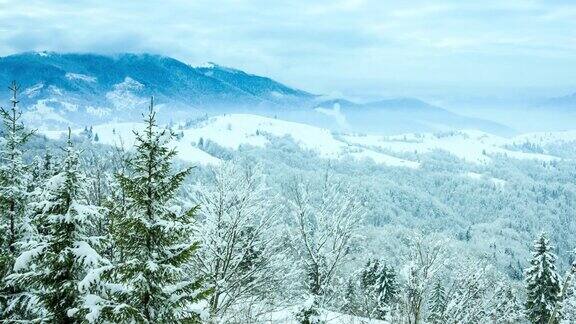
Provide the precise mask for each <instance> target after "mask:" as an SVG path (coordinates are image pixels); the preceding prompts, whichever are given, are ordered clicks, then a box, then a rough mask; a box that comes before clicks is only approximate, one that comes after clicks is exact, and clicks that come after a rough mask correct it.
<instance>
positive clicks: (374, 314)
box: [360, 260, 398, 319]
mask: <svg viewBox="0 0 576 324" xmlns="http://www.w3.org/2000/svg"><path fill="white" fill-rule="evenodd" d="M397 293H398V284H397V282H396V274H395V273H394V270H393V269H392V268H391V267H388V266H387V265H386V264H385V263H384V262H381V261H380V260H369V261H368V263H367V264H366V266H365V267H364V269H363V270H362V272H361V273H360V296H362V299H363V300H362V305H363V306H364V307H363V308H364V310H363V312H362V315H363V316H366V317H369V318H376V319H386V316H387V314H388V313H389V312H390V309H391V308H392V307H391V306H392V303H394V302H395V301H396V295H397Z"/></svg>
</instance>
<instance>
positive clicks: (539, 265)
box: [525, 233, 561, 324]
mask: <svg viewBox="0 0 576 324" xmlns="http://www.w3.org/2000/svg"><path fill="white" fill-rule="evenodd" d="M552 249H553V246H552V245H551V243H550V241H549V240H548V238H547V236H546V234H545V233H542V234H540V236H539V237H538V239H536V241H534V250H533V251H532V259H531V260H530V266H529V267H528V268H527V269H526V294H527V300H526V305H525V306H526V312H527V315H528V318H529V319H530V321H531V322H532V323H534V324H546V323H549V320H550V317H551V315H552V312H553V310H554V308H555V307H556V306H557V304H558V303H560V302H561V301H560V300H559V299H560V289H561V288H560V285H561V283H560V281H561V279H560V276H559V275H558V273H557V272H556V264H555V262H556V255H555V254H554V253H553V252H552ZM556 317H557V318H558V319H559V318H561V312H557V315H556ZM558 322H559V320H557V319H552V323H558Z"/></svg>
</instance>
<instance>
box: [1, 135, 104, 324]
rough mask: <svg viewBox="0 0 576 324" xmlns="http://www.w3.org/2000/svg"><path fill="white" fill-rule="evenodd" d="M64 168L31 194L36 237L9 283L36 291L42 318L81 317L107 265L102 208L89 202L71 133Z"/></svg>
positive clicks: (54, 320) (30, 239) (25, 248)
mask: <svg viewBox="0 0 576 324" xmlns="http://www.w3.org/2000/svg"><path fill="white" fill-rule="evenodd" d="M64 152H65V158H64V161H63V162H62V165H61V166H60V171H59V172H58V173H57V174H56V175H54V176H53V177H51V178H50V179H48V180H47V182H46V184H45V185H44V187H43V188H40V189H39V190H37V191H36V192H35V194H34V196H33V197H32V198H31V202H30V208H31V210H32V213H33V217H34V218H33V224H34V225H35V226H34V227H35V233H34V234H35V235H30V236H29V237H28V238H27V239H26V240H23V241H22V242H21V243H20V244H21V251H22V252H21V254H20V255H19V256H18V258H17V259H16V261H15V264H14V271H15V273H13V274H12V275H10V276H9V277H8V282H9V283H11V284H16V285H18V286H21V287H26V288H27V290H28V291H29V292H32V293H34V294H36V295H37V298H38V300H39V301H40V303H41V305H42V307H43V310H44V311H45V313H44V314H43V318H42V320H43V321H48V322H51V323H73V322H77V321H81V320H82V319H81V318H79V314H78V313H77V312H78V309H79V307H81V306H82V305H83V303H84V297H85V295H86V294H87V289H88V288H89V286H90V285H91V284H92V282H91V281H90V278H87V274H88V273H89V272H90V270H91V269H93V268H95V267H99V266H102V265H104V264H107V263H108V261H107V260H105V259H103V258H102V257H101V256H100V255H99V253H98V252H97V246H98V244H99V241H100V238H99V237H96V236H93V229H94V225H95V223H96V222H97V220H98V218H100V217H101V216H102V211H101V209H100V208H98V207H96V206H92V205H89V204H88V203H87V200H86V196H87V192H86V187H85V177H84V175H83V173H82V172H81V171H80V166H79V163H78V152H77V151H76V150H75V149H74V147H73V144H72V140H71V138H70V132H69V135H68V142H67V145H66V147H65V148H64Z"/></svg>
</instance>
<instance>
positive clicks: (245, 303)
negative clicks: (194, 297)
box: [190, 161, 289, 321]
mask: <svg viewBox="0 0 576 324" xmlns="http://www.w3.org/2000/svg"><path fill="white" fill-rule="evenodd" d="M190 194H191V196H192V201H193V203H195V204H199V205H200V210H199V221H198V235H199V239H200V240H201V244H202V246H201V248H200V250H199V251H198V253H197V254H196V256H195V258H194V261H195V262H194V263H195V268H196V269H198V270H199V271H200V272H201V274H202V275H203V276H204V277H205V278H206V280H207V283H208V284H209V285H210V287H211V288H212V292H211V294H210V296H209V309H210V315H211V318H213V319H214V320H216V319H217V318H219V319H220V320H224V321H236V320H232V319H230V317H231V316H235V317H236V318H238V316H237V315H238V314H239V313H247V312H248V311H249V310H250V309H254V312H262V310H263V308H264V307H267V306H266V304H267V303H268V304H270V303H271V302H272V300H273V299H274V298H275V297H276V296H278V295H279V294H280V293H281V291H282V290H284V289H281V284H282V282H283V281H284V282H285V280H288V278H289V277H288V276H289V273H288V272H286V268H287V267H286V265H285V260H286V256H285V253H284V252H285V248H284V246H285V245H284V244H283V242H282V240H281V237H280V234H281V233H282V231H281V228H280V227H279V225H280V224H279V221H278V208H277V206H276V205H275V204H274V200H275V199H274V196H273V195H272V194H271V191H270V189H269V188H268V187H267V186H266V185H265V183H264V177H263V175H262V171H261V168H260V167H259V166H257V165H256V166H254V165H250V164H248V163H241V162H239V161H231V162H225V163H223V164H222V165H221V166H218V167H216V168H213V169H210V174H209V181H208V182H207V183H206V184H202V185H196V186H194V187H192V188H191V192H190ZM268 307H269V306H268ZM237 320H239V319H237Z"/></svg>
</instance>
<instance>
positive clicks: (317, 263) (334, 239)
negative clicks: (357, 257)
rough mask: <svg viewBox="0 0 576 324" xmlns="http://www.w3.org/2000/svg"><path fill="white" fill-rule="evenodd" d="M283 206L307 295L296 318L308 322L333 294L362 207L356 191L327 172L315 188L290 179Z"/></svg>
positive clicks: (306, 183) (315, 316) (314, 319)
mask: <svg viewBox="0 0 576 324" xmlns="http://www.w3.org/2000/svg"><path fill="white" fill-rule="evenodd" d="M315 194H316V195H315ZM286 206H287V211H286V212H287V213H288V215H289V219H290V226H289V227H290V233H289V239H290V240H291V242H290V245H291V248H292V249H293V253H294V254H295V256H296V257H297V259H298V262H299V264H300V266H301V269H302V271H303V272H304V273H305V279H304V280H303V285H304V287H305V290H306V292H305V293H306V295H307V297H306V302H305V304H304V307H303V308H302V311H301V312H300V313H299V314H298V315H297V319H298V320H299V321H301V322H303V323H311V322H314V321H317V318H318V316H317V315H318V313H319V309H320V308H321V307H323V306H325V304H326V303H327V302H329V301H330V300H331V299H332V297H334V294H333V293H332V292H333V291H334V287H333V284H334V279H335V277H336V275H337V273H338V271H339V268H340V266H341V265H342V262H343V261H344V259H345V258H346V257H347V255H348V253H349V249H350V246H351V243H352V240H353V239H354V237H355V235H356V229H357V228H358V226H359V225H360V222H361V221H362V216H363V214H364V207H363V203H362V199H361V197H359V196H358V193H357V192H355V191H354V190H352V189H351V188H350V187H349V186H347V185H345V184H344V183H342V182H337V181H333V180H332V179H331V177H330V176H329V175H326V176H324V178H323V181H322V183H321V185H320V186H318V187H316V188H314V190H312V184H311V183H308V182H305V181H293V182H291V183H290V184H289V185H288V187H287V194H286Z"/></svg>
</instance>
